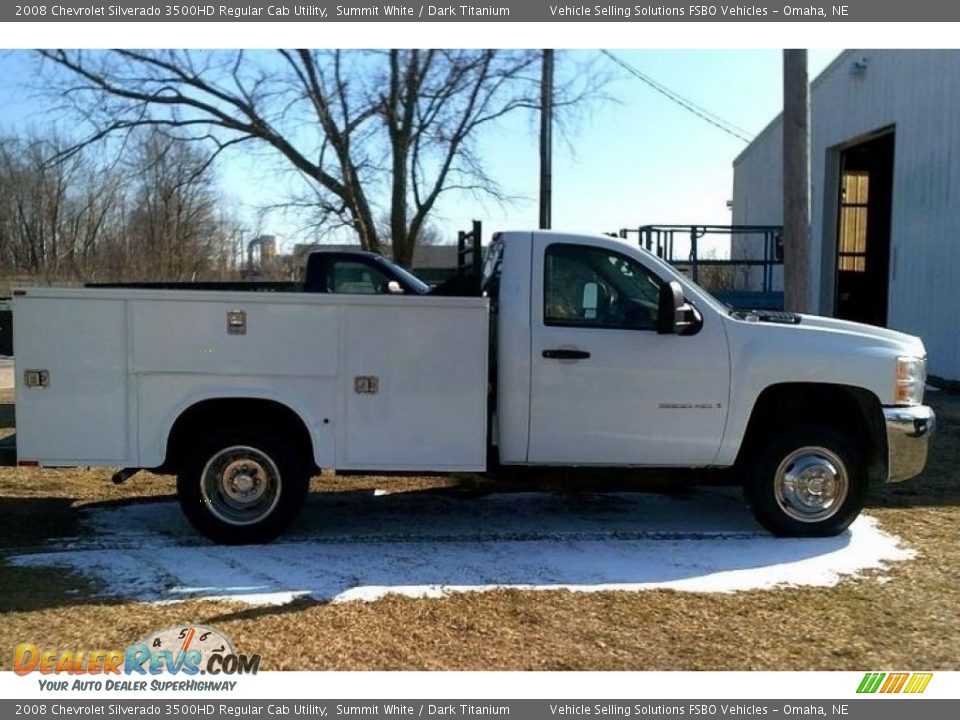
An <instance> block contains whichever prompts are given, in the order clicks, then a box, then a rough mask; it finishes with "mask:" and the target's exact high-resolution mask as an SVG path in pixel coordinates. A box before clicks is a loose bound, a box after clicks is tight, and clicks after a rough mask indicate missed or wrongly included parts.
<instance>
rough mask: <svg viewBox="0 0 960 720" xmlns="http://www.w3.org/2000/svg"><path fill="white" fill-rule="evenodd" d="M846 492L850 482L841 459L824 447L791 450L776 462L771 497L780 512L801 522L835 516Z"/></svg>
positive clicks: (810, 521) (816, 520)
mask: <svg viewBox="0 0 960 720" xmlns="http://www.w3.org/2000/svg"><path fill="white" fill-rule="evenodd" d="M849 491H850V479H849V475H848V473H847V468H846V466H845V465H844V463H843V460H841V459H840V456H838V455H837V454H836V453H834V452H832V451H830V450H828V449H827V448H824V447H802V448H800V449H798V450H794V451H793V452H791V453H790V454H789V455H787V456H786V457H785V458H784V459H783V461H782V462H781V463H780V466H779V467H778V468H777V472H776V476H775V478H774V495H775V497H776V500H777V504H778V505H779V506H780V509H781V510H783V512H784V513H786V514H787V515H788V516H789V517H791V518H793V519H794V520H797V521H799V522H804V523H815V522H820V521H822V520H826V519H828V518H831V517H833V516H834V515H836V514H837V512H838V511H839V510H840V507H841V506H842V505H843V502H844V500H846V498H847V494H848V492H849Z"/></svg>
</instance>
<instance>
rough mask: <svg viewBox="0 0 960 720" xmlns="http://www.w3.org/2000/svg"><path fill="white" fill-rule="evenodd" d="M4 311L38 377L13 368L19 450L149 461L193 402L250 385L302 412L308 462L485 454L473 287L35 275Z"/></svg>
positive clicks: (255, 393)
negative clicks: (35, 281)
mask: <svg viewBox="0 0 960 720" xmlns="http://www.w3.org/2000/svg"><path fill="white" fill-rule="evenodd" d="M14 317H15V322H14V333H15V344H16V347H17V367H18V376H20V377H23V374H24V372H26V371H28V370H45V371H46V372H47V373H48V377H49V384H48V385H47V386H46V387H32V388H28V387H27V386H26V384H25V383H24V382H18V383H17V390H16V403H17V425H18V438H17V445H18V452H19V458H20V460H21V461H24V460H27V461H39V462H40V464H42V465H47V466H72V465H115V466H125V467H148V468H149V467H156V466H159V465H160V464H162V463H163V461H164V457H165V452H166V440H167V435H168V433H169V430H170V428H171V427H172V425H173V423H174V421H175V420H176V419H177V417H178V416H179V415H180V414H181V413H182V412H183V411H185V410H186V409H187V408H189V407H190V406H191V405H193V404H195V403H197V402H201V401H204V400H208V399H214V398H262V399H269V400H273V401H276V402H279V403H281V404H283V405H286V406H287V407H289V408H290V409H292V410H293V411H294V412H296V413H297V414H298V415H299V416H300V417H301V419H302V420H303V421H304V423H305V424H306V426H307V428H308V429H309V431H310V434H311V439H312V442H313V448H314V459H315V462H316V464H317V465H318V466H319V467H323V468H337V469H354V470H377V469H390V470H410V471H430V470H437V471H451V470H480V469H482V468H483V466H484V463H485V455H486V432H485V431H486V397H487V327H488V323H487V301H486V300H485V299H482V298H449V297H431V296H425V297H410V296H404V297H391V296H387V295H384V296H345V295H314V294H307V293H288V292H238V291H221V290H213V289H205V290H200V289H193V290H164V289H151V288H130V287H122V288H108V287H100V288H84V289H51V288H37V289H26V290H18V291H16V293H15V297H14ZM231 317H233V318H239V317H242V318H243V323H244V324H243V328H242V332H241V331H240V328H239V327H232V328H231V327H230V326H229V320H230V318H231ZM370 379H373V386H372V387H371V385H370ZM364 383H366V384H365V385H364ZM361 386H362V387H361ZM255 420H256V418H251V421H255Z"/></svg>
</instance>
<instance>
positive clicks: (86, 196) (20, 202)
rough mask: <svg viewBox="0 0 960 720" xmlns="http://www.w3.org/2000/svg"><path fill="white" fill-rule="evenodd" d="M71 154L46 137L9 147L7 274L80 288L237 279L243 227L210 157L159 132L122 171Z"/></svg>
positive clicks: (143, 136) (3, 190)
mask: <svg viewBox="0 0 960 720" xmlns="http://www.w3.org/2000/svg"><path fill="white" fill-rule="evenodd" d="M71 147H72V145H71V144H70V143H68V142H65V141H62V140H59V139H57V138H48V139H44V138H41V137H37V136H34V137H32V138H29V139H18V138H7V139H4V140H0V272H2V274H3V275H5V276H7V277H8V278H9V277H11V276H13V277H21V278H31V279H36V280H41V281H43V282H52V281H74V282H76V281H87V280H107V281H116V280H133V279H137V280H143V279H151V280H177V279H193V278H197V277H203V278H222V277H226V276H228V275H229V274H230V272H231V270H232V269H233V265H232V261H233V259H234V256H235V254H234V249H235V247H236V236H237V225H236V222H235V221H234V220H233V219H232V217H231V215H230V212H229V208H228V207H227V206H226V204H225V203H224V202H223V200H222V198H221V194H220V192H219V191H218V189H217V187H216V185H215V182H214V179H213V178H212V176H210V175H208V174H207V173H205V172H204V171H205V169H206V165H207V159H206V158H205V157H204V156H203V155H202V154H198V153H197V152H196V151H195V150H194V149H192V148H190V147H188V146H185V145H184V144H183V143H181V142H179V141H176V140H173V139H171V138H169V137H166V136H165V135H163V133H162V132H161V131H159V130H158V129H156V128H147V129H145V130H143V131H138V132H137V133H136V134H135V135H134V136H131V138H130V144H129V147H128V148H127V152H125V154H124V160H123V163H121V164H117V163H115V162H110V163H106V162H104V161H103V160H102V159H101V158H98V157H96V156H95V155H94V154H93V153H91V152H89V150H85V151H78V152H69V148H71ZM55 157H56V158H60V161H59V162H52V161H51V158H55Z"/></svg>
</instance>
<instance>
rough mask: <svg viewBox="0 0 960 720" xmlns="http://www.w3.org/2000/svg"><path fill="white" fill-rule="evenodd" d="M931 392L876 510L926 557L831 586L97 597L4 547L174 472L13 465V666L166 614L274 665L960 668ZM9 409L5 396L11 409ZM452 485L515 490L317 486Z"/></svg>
mask: <svg viewBox="0 0 960 720" xmlns="http://www.w3.org/2000/svg"><path fill="white" fill-rule="evenodd" d="M928 401H929V402H930V404H931V405H933V406H934V407H935V408H936V410H937V414H938V432H937V435H936V437H935V441H934V444H933V452H932V456H931V458H930V461H929V463H928V467H927V470H926V471H925V472H924V474H923V475H922V476H921V477H920V478H917V479H914V480H912V481H908V482H907V483H904V484H900V485H892V486H887V487H884V488H882V489H880V490H878V491H876V492H875V493H874V494H873V496H872V497H871V499H870V501H869V508H868V512H869V514H870V515H872V516H874V517H875V518H877V519H878V520H879V522H880V524H881V527H882V528H883V529H884V530H886V531H888V532H892V533H896V534H898V535H899V536H901V538H902V539H903V541H904V542H905V543H906V544H907V545H908V546H910V547H912V548H914V549H915V550H916V551H917V552H918V556H917V558H916V559H915V560H912V561H908V562H902V563H897V564H894V565H892V566H891V567H889V568H888V569H886V570H884V571H883V572H882V573H879V572H872V573H867V574H865V575H864V576H862V577H858V578H852V579H847V580H844V581H842V582H841V583H840V584H839V585H837V586H835V587H829V588H812V587H811V588H793V589H780V590H772V591H769V590H768V591H750V592H742V593H737V594H705V593H704V594H698V593H680V592H675V591H648V592H637V593H632V592H631V593H628V592H596V593H573V592H568V591H551V592H531V591H519V590H500V591H491V592H480V593H466V594H458V595H451V596H448V597H443V598H439V599H436V598H434V599H424V598H419V599H412V598H405V597H399V596H389V597H386V598H384V599H381V600H377V601H375V602H369V603H368V602H347V603H337V604H334V603H328V602H321V601H315V600H309V599H308V600H301V601H296V602H294V603H290V604H286V605H280V606H269V607H250V606H248V605H243V604H238V603H225V602H220V601H210V600H202V601H197V600H192V601H187V602H182V603H174V604H162V605H158V604H149V603H137V602H129V601H124V600H121V599H110V598H103V597H100V596H98V593H99V592H100V591H101V590H102V588H100V587H98V585H97V583H96V582H95V581H93V580H91V579H89V578H84V577H81V576H78V575H72V574H70V573H65V572H64V571H62V570H55V569H37V568H22V567H15V566H13V565H11V564H10V563H6V562H4V561H3V559H4V558H5V557H7V556H9V555H14V554H23V553H27V552H34V551H38V550H43V549H45V548H50V547H56V546H57V545H58V544H59V543H62V542H63V541H64V540H65V539H67V538H71V537H76V536H78V535H81V534H82V533H84V532H89V530H88V529H87V528H85V526H84V522H83V520H82V515H83V508H90V507H111V506H115V505H118V504H124V503H130V502H135V503H143V502H148V501H151V500H153V499H156V498H167V499H169V497H170V496H171V495H172V492H173V481H172V479H171V478H165V477H154V476H150V475H147V474H143V475H142V476H138V477H137V478H136V479H135V480H134V481H132V482H130V483H129V484H128V485H125V486H122V487H120V488H118V487H115V486H113V485H111V484H110V483H109V481H108V478H109V472H107V471H104V470H90V471H80V470H71V471H36V470H30V469H5V470H0V518H2V522H0V668H2V669H8V668H9V667H10V663H11V661H12V648H13V646H14V645H15V644H16V643H18V642H33V643H37V644H40V645H44V646H49V647H57V648H61V649H68V648H77V649H80V648H90V647H91V644H92V643H93V644H96V645H97V646H98V647H101V646H102V647H105V648H113V647H125V646H126V644H128V643H129V642H131V641H133V640H135V639H136V638H139V637H142V636H144V635H146V634H147V633H149V632H151V631H154V630H157V629H159V628H163V627H167V626H171V625H175V624H180V623H197V624H203V625H209V626H213V627H216V628H217V629H219V630H221V631H223V632H224V633H225V634H227V635H228V636H229V637H230V638H231V639H232V640H233V642H234V644H235V645H236V646H237V647H238V649H240V650H241V651H244V652H258V653H260V654H261V655H262V656H263V665H262V666H261V667H262V669H273V670H276V669H291V670H292V669H296V670H303V669H311V670H324V669H339V670H386V669H407V670H427V669H437V670H440V669H443V670H750V669H758V670H861V669H863V668H901V669H913V670H936V669H955V668H956V665H957V658H958V656H960V614H958V612H957V608H958V607H960V548H958V544H957V543H956V537H957V535H958V532H960V507H958V506H960V483H958V480H960V471H958V468H960V397H958V396H951V395H946V394H945V393H942V392H935V393H932V394H931V395H930V396H929V397H928ZM2 402H3V399H2V398H0V403H2ZM0 408H2V405H0ZM8 416H9V412H8ZM4 417H5V416H4V415H3V413H2V410H0V421H2V419H3V418H4ZM0 424H2V422H0ZM2 432H3V431H2V430H0V433H2ZM436 486H442V487H446V488H449V490H448V491H450V492H461V493H463V494H464V495H465V496H467V497H469V495H470V494H471V493H474V492H477V491H478V489H479V490H481V491H482V492H490V491H497V490H501V489H505V488H498V487H496V486H487V485H484V486H483V487H480V488H478V487H477V483H476V482H475V481H474V480H472V479H470V478H439V479H438V478H404V479H400V478H389V479H385V478H349V479H335V478H331V477H321V478H316V479H315V480H314V482H313V486H312V489H313V490H314V491H315V492H320V491H329V490H333V489H336V490H344V489H346V490H359V489H373V488H383V487H389V488H390V489H391V491H399V492H404V491H406V492H411V491H418V490H422V489H423V488H426V487H436ZM318 562H322V558H319V559H318ZM2 648H6V651H4V650H2Z"/></svg>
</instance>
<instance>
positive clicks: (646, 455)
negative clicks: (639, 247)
mask: <svg viewBox="0 0 960 720" xmlns="http://www.w3.org/2000/svg"><path fill="white" fill-rule="evenodd" d="M592 242H593V244H584V242H583V240H582V239H574V238H569V239H565V238H564V237H563V236H562V235H553V234H551V235H543V234H534V243H535V247H534V257H533V264H532V272H533V277H532V280H533V281H534V282H533V287H532V290H533V291H532V292H531V323H530V326H531V333H532V342H531V354H532V357H531V363H530V366H531V379H530V380H531V393H530V439H529V446H528V454H527V456H528V462H531V463H545V464H569V465H633V466H642V465H648V466H653V465H655V466H671V465H708V464H710V463H712V462H713V461H714V458H715V456H716V453H717V450H718V448H719V446H720V440H721V436H722V434H723V427H724V422H725V418H726V413H727V395H728V391H729V370H730V360H729V353H728V349H727V340H726V334H725V332H724V329H723V327H722V324H721V322H720V320H719V319H718V318H717V317H716V316H715V315H713V314H712V313H710V314H706V313H704V314H705V317H704V322H703V325H702V327H701V328H700V330H699V332H697V333H696V334H694V335H687V336H680V335H659V334H657V332H656V318H657V303H658V296H659V289H660V286H661V284H662V282H663V280H662V279H661V278H660V277H658V276H657V275H656V274H655V273H654V272H653V271H651V270H650V269H648V268H647V267H646V266H645V265H644V264H643V263H642V262H640V260H639V259H638V253H636V252H635V251H632V249H631V248H628V247H626V246H621V245H620V244H619V243H617V242H616V241H610V242H607V243H604V242H603V241H592Z"/></svg>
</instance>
